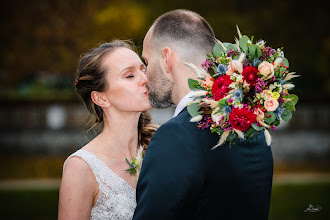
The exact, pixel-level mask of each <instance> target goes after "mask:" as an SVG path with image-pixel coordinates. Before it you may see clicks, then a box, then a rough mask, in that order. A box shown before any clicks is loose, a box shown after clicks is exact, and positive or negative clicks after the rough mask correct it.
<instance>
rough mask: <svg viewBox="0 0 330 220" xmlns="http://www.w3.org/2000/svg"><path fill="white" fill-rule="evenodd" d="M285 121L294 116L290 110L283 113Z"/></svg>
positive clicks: (282, 116)
mask: <svg viewBox="0 0 330 220" xmlns="http://www.w3.org/2000/svg"><path fill="white" fill-rule="evenodd" d="M281 118H282V120H283V121H289V120H290V119H291V118H292V113H291V112H290V111H288V110H286V111H284V112H283V114H282V115H281Z"/></svg>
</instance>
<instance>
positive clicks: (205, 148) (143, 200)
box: [133, 108, 273, 220]
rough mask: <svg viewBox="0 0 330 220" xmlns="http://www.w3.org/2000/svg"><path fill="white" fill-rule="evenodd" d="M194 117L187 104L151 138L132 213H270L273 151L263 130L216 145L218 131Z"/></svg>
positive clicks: (155, 219) (155, 217) (145, 217)
mask: <svg viewBox="0 0 330 220" xmlns="http://www.w3.org/2000/svg"><path fill="white" fill-rule="evenodd" d="M190 119H191V117H190V115H189V113H188V112H187V109H186V108H185V109H184V110H183V111H182V112H181V113H180V114H179V115H178V116H177V117H175V118H173V119H171V120H169V121H168V122H167V123H165V124H163V125H162V126H161V127H160V128H159V129H158V130H157V131H156V133H155V135H154V136H153V138H152V140H151V141H150V144H149V147H148V149H147V151H146V155H145V158H144V161H143V165H142V169H141V173H140V177H139V181H138V184H137V195H136V197H137V207H136V210H135V213H134V218H133V219H134V220H149V219H150V220H151V219H152V220H162V219H164V220H165V219H166V220H170V219H189V220H191V219H230V220H231V219H239V220H243V219H244V220H246V219H251V220H252V219H253V220H257V219H268V212H269V203H270V195H271V187H272V177H273V156H272V152H271V148H270V147H269V146H267V145H266V142H265V137H264V134H263V132H261V133H260V134H259V135H257V136H256V137H255V138H254V139H253V140H252V141H237V142H236V143H235V145H232V146H229V145H228V143H226V144H224V145H222V146H220V147H218V148H217V149H215V150H211V148H212V147H213V146H215V145H216V144H217V142H218V140H219V135H218V134H215V133H211V132H210V130H209V129H205V130H201V129H199V128H197V126H196V123H192V122H190Z"/></svg>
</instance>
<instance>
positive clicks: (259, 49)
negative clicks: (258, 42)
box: [256, 46, 262, 58]
mask: <svg viewBox="0 0 330 220" xmlns="http://www.w3.org/2000/svg"><path fill="white" fill-rule="evenodd" d="M256 55H257V58H260V57H261V55H262V51H261V48H260V47H259V46H257V53H256Z"/></svg>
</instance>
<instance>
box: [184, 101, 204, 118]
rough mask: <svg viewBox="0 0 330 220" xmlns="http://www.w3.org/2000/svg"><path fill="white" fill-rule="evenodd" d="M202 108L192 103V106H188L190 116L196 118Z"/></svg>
mask: <svg viewBox="0 0 330 220" xmlns="http://www.w3.org/2000/svg"><path fill="white" fill-rule="evenodd" d="M199 109H200V106H199V105H197V104H196V103H192V104H190V105H188V106H187V110H188V113H189V114H190V116H191V117H196V116H198V115H200V113H201V112H200V111H199Z"/></svg>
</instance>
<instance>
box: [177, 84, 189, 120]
mask: <svg viewBox="0 0 330 220" xmlns="http://www.w3.org/2000/svg"><path fill="white" fill-rule="evenodd" d="M192 93H193V91H191V92H189V93H188V94H187V95H186V96H185V97H183V98H182V99H181V101H180V102H179V104H178V105H177V106H176V109H175V111H174V115H173V118H174V117H175V116H177V115H178V114H180V112H181V111H182V110H183V109H184V108H185V107H186V105H187V103H188V102H190V101H192V100H193V98H192V97H191V96H192Z"/></svg>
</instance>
